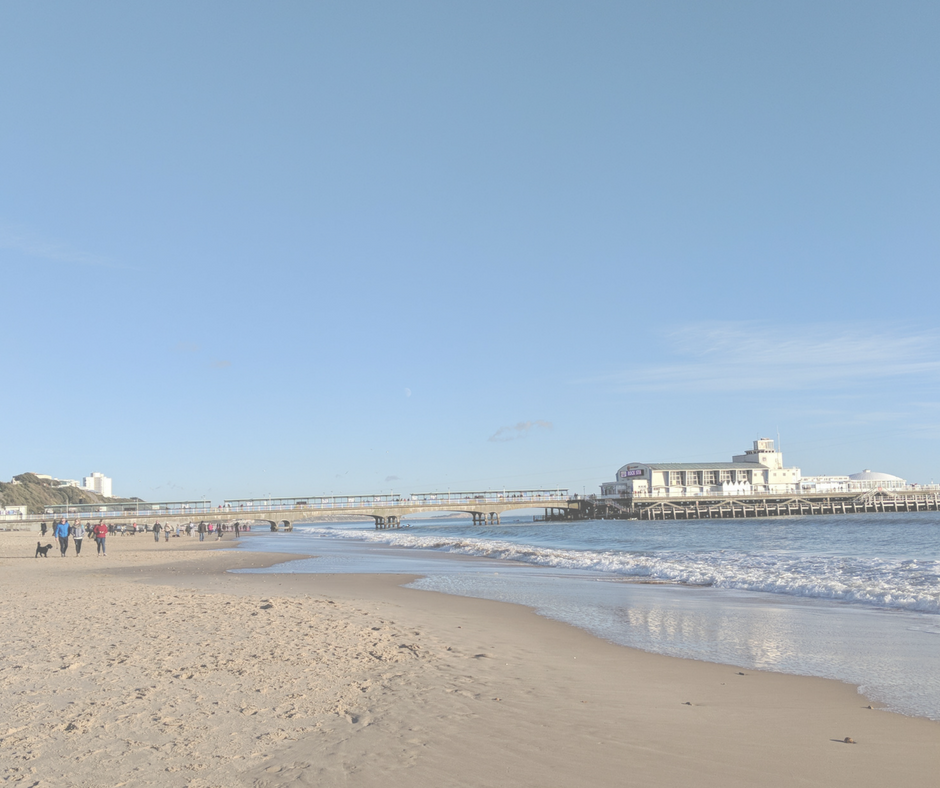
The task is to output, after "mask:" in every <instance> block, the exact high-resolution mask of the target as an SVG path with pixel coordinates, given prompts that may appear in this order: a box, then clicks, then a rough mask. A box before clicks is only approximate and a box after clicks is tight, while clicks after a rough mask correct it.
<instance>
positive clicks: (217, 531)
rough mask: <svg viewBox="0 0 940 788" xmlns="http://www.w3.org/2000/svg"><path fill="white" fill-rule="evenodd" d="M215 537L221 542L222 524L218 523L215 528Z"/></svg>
mask: <svg viewBox="0 0 940 788" xmlns="http://www.w3.org/2000/svg"><path fill="white" fill-rule="evenodd" d="M215 535H216V537H217V538H218V539H219V541H221V540H222V523H219V524H218V525H217V526H216V527H215Z"/></svg>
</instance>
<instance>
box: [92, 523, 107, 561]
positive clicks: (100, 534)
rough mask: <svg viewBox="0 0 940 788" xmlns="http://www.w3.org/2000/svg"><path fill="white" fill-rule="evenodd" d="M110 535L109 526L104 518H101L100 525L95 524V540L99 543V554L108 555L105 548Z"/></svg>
mask: <svg viewBox="0 0 940 788" xmlns="http://www.w3.org/2000/svg"><path fill="white" fill-rule="evenodd" d="M107 536H108V526H106V525H105V524H104V520H99V521H98V525H96V526H95V541H96V542H97V543H98V555H103V556H107V555H108V552H107V550H106V549H105V541H104V540H105V539H106V538H107Z"/></svg>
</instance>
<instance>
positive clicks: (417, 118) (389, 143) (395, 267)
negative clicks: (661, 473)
mask: <svg viewBox="0 0 940 788" xmlns="http://www.w3.org/2000/svg"><path fill="white" fill-rule="evenodd" d="M938 29H940V6H938V5H937V4H936V3H930V2H923V3H919V2H905V3H895V4H887V3H881V2H857V1H853V2H788V3H776V4H773V3H753V2H710V3H700V2H687V3H682V2H645V3H644V2H633V3H627V2H610V3H608V2H587V3H585V2H578V3H575V2H545V1H544V0H540V2H499V3H486V2H472V3H471V2H454V3H430V2H427V3H424V2H400V3H377V2H316V3H314V2H274V3H240V2H231V1H228V2H200V3H174V2H162V3H145V2H140V3H133V4H116V3H97V2H84V3H71V4H69V3H58V4H39V3H29V2H8V3H4V4H3V6H2V7H0V106H2V113H3V122H2V123H0V145H2V154H3V155H2V156H0V271H2V280H0V281H2V283H3V295H4V297H3V308H2V312H0V327H2V332H3V333H2V337H3V341H2V345H0V347H2V355H0V360H2V370H3V376H4V379H5V385H4V386H2V387H0V412H2V413H3V420H2V426H0V478H4V479H8V478H9V477H11V476H12V475H14V474H16V473H21V472H23V471H28V470H32V471H38V472H46V473H51V474H53V475H55V476H59V477H69V478H74V477H78V476H81V475H83V474H88V473H90V472H92V471H101V472H103V473H105V474H106V475H108V476H111V477H113V479H114V486H115V493H116V494H119V495H140V496H141V497H144V498H146V499H150V500H167V499H179V498H202V497H203V496H206V497H208V498H211V499H213V500H216V501H221V500H222V499H223V498H225V497H248V496H264V495H268V494H271V495H284V496H287V495H311V494H329V493H334V494H340V493H371V492H388V491H394V492H402V493H405V492H423V491H432V490H445V489H448V488H449V489H453V490H456V489H485V488H493V489H497V488H503V487H506V488H518V487H537V486H556V485H563V486H567V487H569V488H570V489H571V490H572V491H577V492H581V491H582V490H585V491H587V492H592V491H595V492H596V491H597V487H598V485H599V484H600V482H601V481H603V480H606V479H609V478H612V476H613V473H614V472H615V470H616V469H617V468H618V467H619V466H620V465H622V464H623V463H626V462H629V461H669V460H672V461H696V460H702V461H704V460H711V459H717V460H728V459H730V456H731V454H734V453H738V452H740V451H741V450H743V449H744V448H747V447H749V446H750V443H751V441H752V440H754V439H755V438H757V437H758V436H761V435H765V436H770V437H776V436H777V434H778V433H779V434H780V436H781V439H782V444H783V450H784V452H785V461H786V462H787V464H788V465H790V464H792V465H797V466H799V467H801V468H802V469H803V472H804V473H806V474H812V473H853V472H856V471H858V470H861V469H862V468H873V469H876V470H881V471H885V472H889V473H896V474H898V475H901V476H904V477H905V478H908V479H909V480H911V481H919V482H929V481H931V480H935V481H940V449H938V445H940V444H938V438H940V397H938V383H940V319H938V316H937V308H936V305H935V301H936V292H937V285H938V278H940V274H938V249H940V243H938V241H940V221H938V217H940V199H938V196H940V187H938V184H940V166H938V165H940V157H938V148H937V140H938V139H940V112H938V94H937V89H936V79H937V75H938V73H940V51H938V49H937V47H936V46H935V35H936V31H937V30H938Z"/></svg>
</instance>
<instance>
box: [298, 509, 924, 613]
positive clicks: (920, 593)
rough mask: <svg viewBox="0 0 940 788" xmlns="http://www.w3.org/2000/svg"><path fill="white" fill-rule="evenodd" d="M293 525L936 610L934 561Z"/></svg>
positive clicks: (547, 562) (494, 555) (657, 577)
mask: <svg viewBox="0 0 940 788" xmlns="http://www.w3.org/2000/svg"><path fill="white" fill-rule="evenodd" d="M297 530H299V531H301V532H305V533H311V534H315V535H317V536H324V537H332V538H349V539H358V540H363V541H368V542H373V543H381V544H388V545H393V546H395V547H403V548H412V549H422V550H438V551H444V552H450V553H456V554H460V555H469V556H478V557H483V558H489V559H492V560H504V561H517V562H521V563H526V564H533V565H536V566H544V567H552V568H558V569H580V570H588V571H592V572H599V573H602V574H605V575H609V576H611V577H621V578H630V579H642V580H649V581H658V582H667V583H675V584H682V585H695V586H712V587H715V588H725V589H737V590H743V591H760V592H765V593H771V594H781V595H785V596H794V597H808V598H813V599H827V600H832V601H838V602H843V603H849V604H861V605H866V606H871V607H880V608H887V609H895V610H908V611H913V612H918V613H933V614H940V561H935V560H923V561H917V560H903V561H902V560H892V559H880V558H858V557H846V556H829V555H792V554H785V553H771V552H744V551H740V550H710V551H697V552H691V551H690V552H683V551H676V550H671V551H657V552H628V551H599V550H574V549H560V548H547V547H538V546H535V545H529V544H517V543H513V542H508V541H501V540H492V539H478V538H466V537H454V536H450V537H448V536H433V535H432V536H422V535H419V534H415V533H402V532H401V531H396V532H387V531H380V532H370V531H343V530H334V529H329V528H320V527H315V526H302V527H299V528H298V529H297Z"/></svg>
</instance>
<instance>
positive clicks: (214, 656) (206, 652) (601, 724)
mask: <svg viewBox="0 0 940 788" xmlns="http://www.w3.org/2000/svg"><path fill="white" fill-rule="evenodd" d="M36 539H37V534H35V533H32V534H29V533H3V534H0V585H2V593H3V599H4V603H3V605H2V607H0V628H2V629H0V631H2V632H3V644H4V654H3V660H2V664H0V777H2V778H3V780H5V781H6V782H7V783H8V784H10V785H17V786H21V785H22V786H157V785H158V786H192V787H193V788H202V787H203V786H307V785H311V786H313V785H317V786H340V785H343V786H346V785H355V786H363V787H364V788H370V787H371V786H376V787H378V786H383V787H384V788H389V787H390V786H392V787H394V786H408V787H409V788H414V787H422V786H427V787H428V788H431V786H434V787H435V788H437V787H439V786H581V785H584V786H628V785H643V786H695V787H699V786H703V787H706V788H707V787H708V786H715V787H716V788H717V787H718V786H721V788H727V786H748V787H749V788H753V787H754V786H788V787H789V786H827V788H828V787H831V786H879V787H881V786H885V785H893V786H924V785H936V784H937V782H938V773H940V747H938V744H940V725H938V724H936V723H933V722H930V721H928V720H922V719H912V718H908V717H903V716H901V715H897V714H890V713H887V712H882V711H877V710H870V709H868V708H867V706H868V701H867V700H866V699H864V698H863V697H862V696H860V695H859V694H857V692H856V690H855V688H854V687H851V686H848V685H845V684H841V683H839V682H834V681H826V680H822V679H813V678H805V677H796V676H785V675H779V674H773V673H760V672H756V671H740V670H739V669H738V668H733V667H728V666H725V665H714V664H709V663H701V662H694V661H689V660H678V659H672V658H669V657H662V656H657V655H651V654H646V653H643V652H640V651H634V650H631V649H627V648H622V647H620V646H613V645H610V644H608V643H605V642H603V641H601V640H598V639H596V638H593V637H591V636H590V635H588V634H586V633H584V632H581V631H580V630H577V629H575V628H572V627H569V626H566V625H564V624H560V623H557V622H553V621H549V620H546V619H543V618H541V617H539V616H537V615H535V614H534V613H533V612H531V611H530V610H528V609H526V608H522V607H518V606H514V605H507V604H502V603H496V602H488V601H484V600H475V599H465V598H461V597H450V596H446V595H441V594H433V593H428V592H422V591H413V590H410V589H404V588H401V587H400V586H399V584H400V583H403V582H406V579H403V578H402V577H400V576H381V575H371V576H363V575H313V576H311V575H233V574H226V573H225V570H226V569H228V568H233V567H244V566H263V565H267V564H270V563H272V562H274V561H277V560H279V559H280V558H281V557H278V556H271V555H269V554H252V553H250V552H247V551H242V550H239V551H231V550H219V549H218V547H219V545H218V544H217V543H216V542H214V541H211V542H205V543H202V544H200V543H198V542H197V541H195V540H190V539H186V538H182V539H172V540H171V541H170V543H169V544H165V543H163V542H161V543H160V544H155V543H154V542H153V540H152V539H151V538H150V537H149V536H143V535H141V536H135V537H109V539H108V550H109V555H108V557H107V558H98V557H97V556H96V555H95V550H94V547H95V545H94V542H93V541H92V540H90V539H86V546H85V548H84V551H83V554H82V556H81V557H75V556H74V552H73V551H72V550H70V553H69V556H68V557H67V558H64V559H63V558H60V557H59V556H58V555H57V554H55V552H50V557H49V558H47V559H35V558H33V552H34V549H35V544H36ZM228 539H229V537H227V538H226V540H225V541H223V543H222V545H223V546H225V545H226V544H227V543H229V542H228ZM48 541H52V540H48ZM742 673H743V674H746V675H741V674H742ZM847 736H848V737H851V738H852V739H854V740H855V742H856V744H854V745H852V744H845V743H843V742H842V741H841V740H843V739H844V738H845V737H847Z"/></svg>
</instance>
